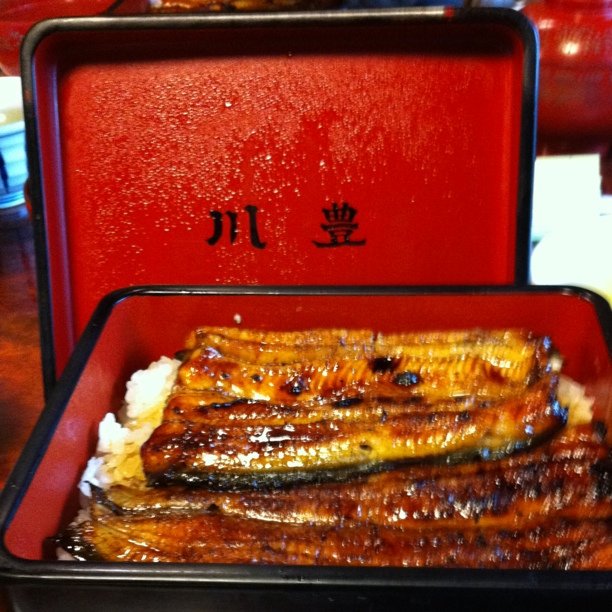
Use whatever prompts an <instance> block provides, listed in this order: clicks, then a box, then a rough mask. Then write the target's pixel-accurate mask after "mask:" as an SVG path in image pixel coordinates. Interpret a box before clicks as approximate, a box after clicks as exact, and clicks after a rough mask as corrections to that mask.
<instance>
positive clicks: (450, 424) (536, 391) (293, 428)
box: [141, 376, 566, 489]
mask: <svg viewBox="0 0 612 612" xmlns="http://www.w3.org/2000/svg"><path fill="white" fill-rule="evenodd" d="M555 389H556V377H550V376H547V377H545V378H543V379H542V380H541V381H538V383H536V384H535V385H533V386H531V387H529V388H527V389H526V390H525V391H524V392H523V393H522V394H520V395H518V396H517V397H514V398H510V399H504V400H501V401H500V402H497V403H494V404H490V405H489V404H488V405H486V406H485V407H481V406H479V405H478V406H476V407H474V406H473V405H466V404H458V405H454V404H453V403H450V404H449V403H439V404H433V405H426V406H423V405H420V404H416V405H410V404H408V405H398V404H387V403H382V404H378V403H376V402H371V401H370V402H366V403H365V405H361V404H356V405H354V404H351V405H349V406H347V407H343V408H338V407H336V406H334V405H333V404H327V405H325V406H322V405H318V406H316V408H314V409H313V412H314V413H315V416H314V417H312V416H311V414H310V411H309V409H308V408H303V409H298V410H293V411H289V412H288V411H287V410H286V409H285V407H283V406H280V407H279V406H270V405H264V406H262V405H261V404H260V403H255V404H249V403H246V404H245V403H243V402H240V403H238V404H236V403H233V404H230V405H229V406H228V407H227V408H223V407H221V408H211V406H210V404H206V405H205V406H204V407H203V410H201V411H200V410H198V407H197V406H196V409H195V410H191V411H190V410H188V406H187V405H186V403H185V402H183V401H182V399H177V398H176V397H175V398H173V400H171V402H170V404H169V406H170V408H169V409H168V410H167V411H166V414H165V415H164V420H163V422H162V424H161V425H160V426H159V427H158V428H157V429H156V430H155V431H154V432H153V434H152V435H151V437H150V438H149V439H148V440H147V442H145V443H144V444H143V446H142V449H141V456H142V460H143V468H144V471H145V474H146V475H147V477H148V481H149V483H150V484H157V485H160V484H171V483H177V482H182V483H186V484H190V485H199V486H209V487H214V488H222V489H232V488H235V489H241V488H249V487H252V486H256V487H277V486H284V485H287V484H296V483H304V482H324V481H326V480H344V479H346V478H349V477H353V476H355V475H358V474H362V473H368V472H375V471H380V470H384V469H389V468H390V467H392V466H394V465H396V464H401V463H405V462H417V461H444V462H454V461H460V460H466V459H470V458H473V457H476V456H481V457H486V458H495V457H498V456H502V455H505V454H507V453H510V452H514V451H516V450H519V449H524V448H527V447H529V446H531V445H533V444H535V443H537V442H539V441H541V440H542V439H544V438H546V437H548V436H550V435H552V433H554V432H556V431H557V430H558V429H559V428H560V427H562V426H563V424H564V423H565V420H566V410H565V409H564V408H561V407H560V406H559V404H558V403H557V401H556V399H555ZM177 405H178V406H180V407H181V410H179V411H178V412H179V414H178V415H177V414H176V413H175V412H173V409H174V408H176V407H177ZM252 411H255V412H256V413H257V416H255V417H252V416H251V412H252ZM210 412H215V414H214V416H213V417H212V418H211V419H210V420H208V415H209V414H210ZM233 417H234V418H233ZM257 417H259V418H257Z"/></svg>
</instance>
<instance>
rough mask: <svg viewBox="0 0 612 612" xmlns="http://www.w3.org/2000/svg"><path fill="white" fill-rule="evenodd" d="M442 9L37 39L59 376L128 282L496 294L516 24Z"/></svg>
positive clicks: (517, 60) (514, 90)
mask: <svg viewBox="0 0 612 612" xmlns="http://www.w3.org/2000/svg"><path fill="white" fill-rule="evenodd" d="M441 15H442V13H441V14H440V16H438V17H437V18H433V17H432V18H429V19H425V20H420V21H416V20H414V19H410V18H406V17H405V18H403V19H396V20H392V19H389V20H387V21H382V20H378V21H376V22H374V23H368V25H367V27H365V26H364V24H355V23H351V22H350V21H347V22H343V21H342V19H344V17H343V16H341V15H340V16H339V15H336V16H335V17H334V18H333V19H329V20H328V21H325V20H323V21H320V22H313V23H312V24H310V25H309V24H308V23H305V22H300V19H301V18H300V17H299V16H298V17H296V18H295V19H294V18H292V19H294V20H291V19H290V20H285V21H278V22H275V24H274V25H272V26H271V25H270V23H269V22H265V23H264V21H262V22H260V21H257V20H255V21H248V18H247V20H245V21H242V22H240V24H239V27H236V23H232V24H230V26H228V27H225V26H224V25H219V24H224V23H225V22H224V21H223V20H221V21H214V20H213V21H202V22H199V21H197V20H195V21H194V20H193V19H192V21H190V22H189V23H190V25H189V27H184V26H183V27H182V28H178V27H177V24H181V23H184V22H182V21H181V20H180V18H178V20H176V21H172V24H171V25H168V22H167V21H149V22H147V23H149V24H151V23H153V24H156V23H157V24H159V29H156V28H151V27H150V26H149V27H147V28H146V29H141V28H140V27H139V26H137V25H135V26H134V27H133V28H131V27H130V26H129V24H130V23H136V24H138V22H134V21H133V20H132V21H130V20H129V19H128V20H124V21H122V22H121V24H122V25H121V27H119V26H117V25H115V26H113V27H109V25H108V24H109V23H113V22H112V20H111V21H110V22H109V21H104V23H101V22H100V23H99V24H98V25H96V27H95V28H93V29H91V28H90V29H86V30H85V31H82V32H79V31H78V29H77V30H75V31H73V30H71V29H69V30H62V29H61V28H60V29H59V30H58V29H50V30H48V31H45V32H44V35H40V34H38V36H39V38H40V40H38V41H37V46H36V48H35V50H34V52H33V64H32V65H33V73H32V74H33V82H34V83H35V96H34V99H33V106H32V110H33V111H34V113H35V121H36V128H37V132H36V134H35V136H36V146H37V148H38V153H39V155H38V158H37V159H38V160H39V162H40V177H39V178H40V184H39V185H38V187H39V189H35V190H34V191H35V192H36V193H35V194H34V199H35V202H34V205H35V210H37V211H38V213H36V214H37V219H38V221H39V222H40V223H41V227H42V229H41V236H43V238H44V241H45V245H44V249H45V250H44V258H45V265H48V275H47V270H44V273H43V279H42V282H43V284H44V285H45V286H46V288H47V290H48V305H49V307H50V315H49V316H50V321H51V325H50V327H51V329H52V333H53V353H54V355H55V357H56V359H57V366H58V371H61V369H62V367H63V365H64V364H65V362H66V359H67V357H68V355H69V354H70V351H71V350H72V348H73V346H74V342H75V340H76V338H77V337H78V335H79V333H80V332H81V331H82V329H83V328H84V326H85V323H86V321H87V319H88V317H89V316H90V314H91V312H92V310H93V308H94V306H95V304H96V303H97V301H98V300H99V299H100V298H101V297H102V296H103V295H104V294H106V293H107V292H109V291H111V290H114V289H117V288H121V287H126V286H131V285H134V284H168V283H170V284H213V285H216V284H220V285H229V284H261V285H300V284H323V285H350V284H365V285H384V284H410V285H420V284H434V285H450V284H467V285H478V284H484V283H489V284H500V285H503V284H509V283H512V282H514V281H515V280H516V278H517V266H520V265H522V264H517V261H523V262H526V250H527V248H528V245H527V240H528V237H527V234H526V232H525V230H526V229H527V232H528V227H527V226H528V218H527V217H528V213H529V211H528V204H529V199H528V196H529V186H528V183H529V180H530V178H531V177H530V176H528V177H526V181H525V183H526V184H524V185H523V184H521V177H520V176H519V174H520V159H521V158H523V159H524V155H525V154H526V155H527V156H529V153H530V152H529V150H528V151H527V152H526V153H525V151H521V146H522V145H524V144H525V139H524V138H523V139H522V135H523V136H524V134H525V131H526V133H527V134H529V128H530V125H531V124H530V118H529V117H527V118H525V116H523V102H524V97H523V96H524V85H525V83H526V82H527V83H530V82H531V83H532V81H530V79H531V78H532V75H530V74H529V73H528V70H527V69H526V67H525V49H524V45H525V40H524V36H525V32H523V31H520V27H516V24H510V25H509V24H508V23H505V22H504V20H503V19H497V21H495V20H494V21H493V22H492V23H489V22H487V21H486V20H484V19H480V20H476V21H470V20H469V19H464V20H463V21H462V20H457V21H454V20H452V19H450V18H449V17H448V16H446V17H441ZM266 19H267V18H266ZM513 19H519V17H518V16H516V17H514V18H513ZM94 22H95V20H94ZM90 23H91V20H90ZM198 24H200V25H201V27H198ZM523 25H524V24H523ZM531 121H532V118H531ZM527 145H529V137H527ZM34 180H35V182H36V178H35V179H34ZM525 195H527V198H526V197H525ZM525 265H526V264H525Z"/></svg>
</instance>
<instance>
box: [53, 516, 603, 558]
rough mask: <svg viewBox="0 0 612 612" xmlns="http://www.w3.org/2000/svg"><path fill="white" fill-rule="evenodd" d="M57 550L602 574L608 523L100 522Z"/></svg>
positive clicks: (84, 554)
mask: <svg viewBox="0 0 612 612" xmlns="http://www.w3.org/2000/svg"><path fill="white" fill-rule="evenodd" d="M60 545H61V546H62V547H63V548H64V549H65V550H66V551H67V552H69V553H70V554H72V555H73V556H74V558H75V559H76V560H84V561H86V560H101V561H120V562H130V561H131V562H181V563H243V564H247V563H261V564H290V565H340V566H351V565H357V566H379V567H384V566H404V567H446V568H450V567H461V568H490V569H516V568H521V569H530V570H535V569H564V570H568V569H586V568H588V569H603V568H610V567H611V565H612V530H611V529H610V522H609V520H588V521H579V522H575V521H568V520H564V519H555V520H553V521H551V522H550V523H548V524H547V525H546V528H542V527H541V526H539V525H537V526H530V527H527V528H524V529H521V528H519V529H508V530H506V529H497V528H495V527H494V528H479V527H473V528H466V529H459V530H454V529H450V530H449V529H446V530H445V529H440V528H433V529H404V530H398V529H395V528H389V527H379V526H376V525H370V524H365V523H362V524H359V525H356V526H347V525H342V524H339V525H338V524H337V525H331V526H330V525H323V526H322V525H308V524H306V523H298V524H287V523H277V522H275V521H260V520H253V519H248V518H238V517H234V516H225V515H222V514H217V513H205V514H187V515H176V516H170V515H164V516H157V517H150V516H136V517H130V518H126V517H122V516H116V515H113V514H108V515H103V516H100V517H98V518H97V519H96V520H94V521H88V522H86V523H81V524H80V525H78V526H74V527H73V528H71V531H70V532H69V533H67V534H66V537H64V538H62V539H60Z"/></svg>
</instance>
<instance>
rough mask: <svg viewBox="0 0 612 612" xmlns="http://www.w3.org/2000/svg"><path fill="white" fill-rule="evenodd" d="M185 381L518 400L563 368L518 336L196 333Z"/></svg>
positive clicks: (287, 399) (205, 386) (320, 394)
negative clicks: (540, 380)
mask: <svg viewBox="0 0 612 612" xmlns="http://www.w3.org/2000/svg"><path fill="white" fill-rule="evenodd" d="M183 357H184V358H185V360H184V363H183V364H182V365H181V367H180V369H179V374H178V382H179V384H180V385H181V386H183V387H185V388H187V389H189V390H191V391H217V392H220V393H223V394H226V395H228V396H231V397H234V398H244V399H251V400H264V401H269V402H272V403H285V404H286V403H289V404H293V403H298V402H299V403H303V402H305V401H308V400H325V399H332V400H334V399H335V400H345V399H347V398H364V397H366V398H367V397H370V398H371V397H375V398H381V397H388V398H391V399H395V400H397V399H400V398H407V399H417V400H423V401H428V402H429V401H435V400H439V399H442V400H445V399H449V398H453V397H466V396H475V397H478V398H481V399H483V400H486V399H491V398H495V399H497V398H500V397H505V396H508V395H513V394H516V392H517V389H522V388H524V387H525V385H528V384H531V383H533V382H534V381H535V380H537V379H538V378H540V377H541V376H542V374H544V373H545V372H549V371H550V370H551V368H552V369H554V368H555V367H558V366H559V363H558V362H557V361H556V358H557V354H556V353H555V351H554V349H553V348H552V346H551V344H550V341H549V340H548V339H547V338H544V337H535V336H532V335H531V334H529V333H523V332H520V331H512V330H511V331H492V332H487V331H480V330H475V331H468V332H463V331H451V332H448V333H441V332H432V333H429V334H407V333H406V334H390V335H383V334H373V333H372V332H368V331H363V330H336V329H332V330H325V329H324V330H311V331H305V332H257V331H250V330H237V331H236V330H232V329H231V328H219V329H216V328H213V329H208V328H205V329H200V330H197V331H196V332H194V334H192V336H191V337H190V338H189V340H188V342H187V349H186V350H185V351H184V352H183Z"/></svg>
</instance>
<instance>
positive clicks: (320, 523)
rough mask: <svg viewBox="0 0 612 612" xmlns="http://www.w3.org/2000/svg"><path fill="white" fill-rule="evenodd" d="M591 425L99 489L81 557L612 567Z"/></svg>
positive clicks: (601, 447)
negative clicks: (534, 437)
mask: <svg viewBox="0 0 612 612" xmlns="http://www.w3.org/2000/svg"><path fill="white" fill-rule="evenodd" d="M610 459H611V457H610V450H609V447H608V446H607V445H606V443H605V441H604V439H603V437H602V435H601V432H600V431H599V430H597V428H595V427H593V426H592V425H590V424H589V425H584V426H580V427H575V428H571V429H568V430H566V431H564V432H563V433H562V434H560V435H558V436H556V437H555V438H554V439H552V440H551V441H549V442H548V443H546V444H543V445H541V446H539V447H538V448H536V449H533V450H531V451H529V452H525V453H519V454H516V455H512V456H509V457H507V458H505V459H502V460H499V461H487V462H471V463H464V464H458V465H453V466H448V465H438V466H426V465H415V466H410V467H407V468H402V469H400V470H394V471H391V472H387V473H384V474H377V475H374V476H369V477H366V478H363V479H358V480H354V481H351V482H347V483H328V484H325V485H310V486H302V487H293V488H289V489H284V490H281V491H267V492H266V491H244V492H229V493H228V492H215V491H208V490H204V489H194V488H189V487H180V486H175V487H168V488H161V489H154V490H133V489H128V488H125V487H120V486H118V487H111V488H110V489H109V490H107V491H102V490H100V489H95V488H94V494H93V499H92V504H91V507H90V513H91V519H90V520H88V521H85V522H80V523H78V524H77V523H75V524H73V525H71V526H70V527H69V529H68V530H67V531H66V532H65V533H63V534H62V535H61V536H60V537H59V538H58V541H57V543H58V544H59V545H60V546H61V547H62V548H64V549H65V550H66V551H68V552H69V553H71V554H72V555H73V556H74V557H75V559H77V560H103V561H149V562H167V561H172V562H194V563H254V562H256V563H278V564H305V565H364V566H367V565H378V566H410V567H465V568H494V569H500V568H522V569H603V568H606V569H610V568H611V567H612V462H611V461H610Z"/></svg>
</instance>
